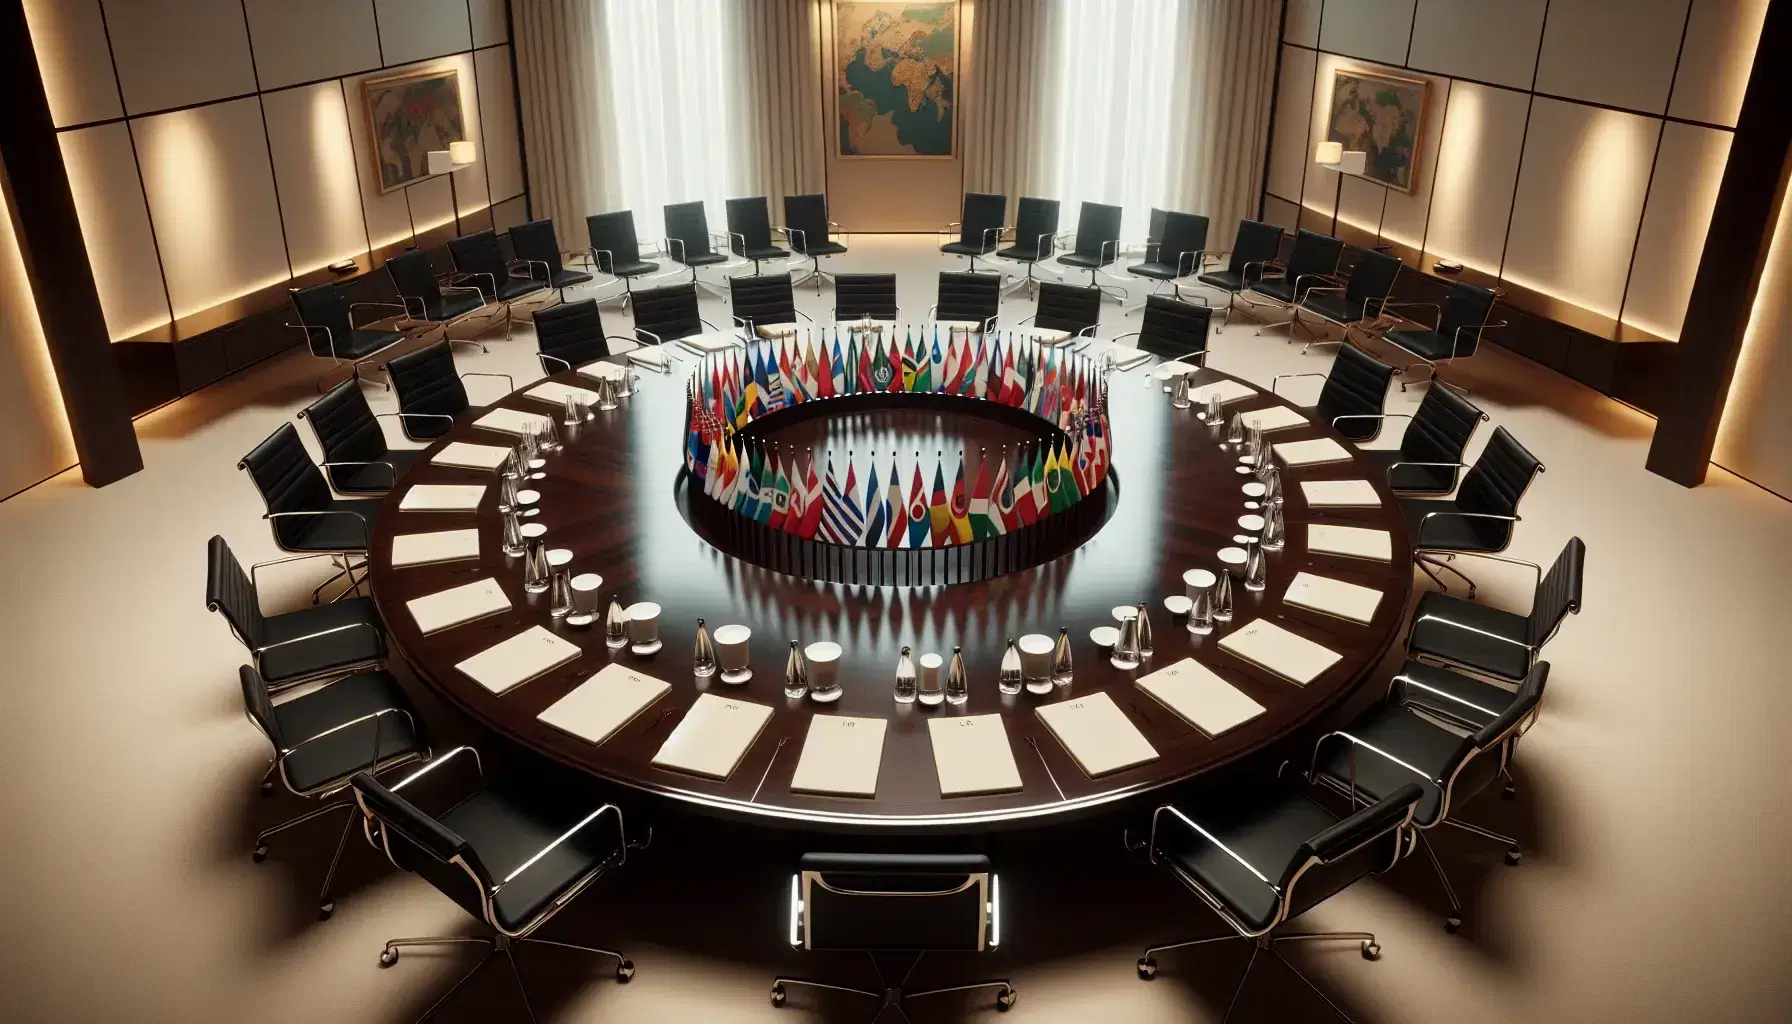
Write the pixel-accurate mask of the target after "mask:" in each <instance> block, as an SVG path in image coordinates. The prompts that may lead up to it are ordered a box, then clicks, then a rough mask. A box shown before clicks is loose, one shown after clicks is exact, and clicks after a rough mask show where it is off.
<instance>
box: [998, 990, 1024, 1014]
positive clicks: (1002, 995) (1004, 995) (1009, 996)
mask: <svg viewBox="0 0 1792 1024" xmlns="http://www.w3.org/2000/svg"><path fill="white" fill-rule="evenodd" d="M1019 998H1020V993H1019V992H1016V991H1014V990H1013V989H1011V988H1005V989H1003V990H1001V991H1000V992H997V993H996V1009H998V1010H1001V1011H1003V1012H1007V1011H1008V1010H1009V1009H1010V1008H1011V1007H1013V1006H1014V1001H1015V1000H1016V999H1019Z"/></svg>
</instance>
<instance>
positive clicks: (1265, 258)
mask: <svg viewBox="0 0 1792 1024" xmlns="http://www.w3.org/2000/svg"><path fill="white" fill-rule="evenodd" d="M1283 234H1284V232H1283V230H1282V229H1281V227H1279V226H1278V225H1275V224H1269V223H1266V222H1264V221H1260V220H1241V221H1239V222H1238V236H1237V237H1236V238H1234V239H1233V241H1232V258H1231V259H1229V260H1228V261H1227V262H1226V269H1227V270H1229V271H1231V272H1232V273H1234V274H1237V275H1238V276H1239V277H1240V278H1241V279H1242V278H1243V277H1244V272H1245V268H1246V267H1249V266H1250V265H1251V264H1254V263H1268V262H1269V261H1270V260H1273V259H1276V258H1277V257H1279V256H1281V254H1282V235H1283Z"/></svg>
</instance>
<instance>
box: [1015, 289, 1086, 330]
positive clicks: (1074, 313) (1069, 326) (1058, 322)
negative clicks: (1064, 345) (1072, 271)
mask: <svg viewBox="0 0 1792 1024" xmlns="http://www.w3.org/2000/svg"><path fill="white" fill-rule="evenodd" d="M1029 322H1030V323H1031V324H1032V326H1033V330H1031V331H1021V332H1020V333H1021V334H1023V335H1029V334H1030V335H1035V336H1037V337H1038V338H1039V339H1040V340H1041V341H1044V342H1046V343H1047V344H1056V343H1057V342H1060V341H1063V340H1065V339H1066V338H1074V337H1077V336H1079V335H1088V336H1090V337H1094V336H1095V328H1096V327H1097V326H1098V325H1099V324H1100V323H1101V289H1100V288H1083V287H1081V286H1078V285H1074V284H1057V283H1055V282H1051V281H1045V282H1041V283H1040V285H1039V301H1038V302H1037V303H1035V304H1034V306H1033V312H1032V314H1031V315H1029V316H1027V317H1026V318H1025V319H1023V320H1021V325H1022V326H1025V325H1026V324H1028V323H1029Z"/></svg>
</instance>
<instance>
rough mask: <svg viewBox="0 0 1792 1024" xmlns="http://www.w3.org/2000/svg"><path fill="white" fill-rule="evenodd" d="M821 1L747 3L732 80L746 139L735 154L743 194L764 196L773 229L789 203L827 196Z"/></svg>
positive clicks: (741, 136) (740, 9) (740, 138)
mask: <svg viewBox="0 0 1792 1024" xmlns="http://www.w3.org/2000/svg"><path fill="white" fill-rule="evenodd" d="M820 7H821V4H820V2H819V0H739V3H738V6H737V7H736V10H735V15H736V17H737V18H738V22H737V24H736V26H735V33H734V37H735V40H736V41H737V43H738V45H737V46H736V47H735V48H734V49H733V51H732V53H733V54H734V56H735V60H734V64H733V67H732V68H731V72H732V77H733V78H734V80H735V81H736V82H737V83H738V88H737V89H736V90H735V95H736V96H737V97H738V98H739V99H738V102H737V104H736V107H735V110H734V116H735V117H736V118H737V123H738V124H739V125H741V127H742V129H743V130H742V131H741V132H739V133H738V134H737V136H736V139H737V143H736V144H737V146H738V147H739V149H740V152H737V153H735V154H734V160H735V166H736V167H737V168H738V169H739V177H738V180H739V181H740V182H741V184H742V185H743V186H744V189H745V191H744V192H743V194H747V195H764V196H765V198H766V204H767V206H768V207H769V208H770V210H771V219H772V223H773V224H782V223H784V197H785V196H787V195H800V194H803V193H808V192H821V191H824V189H825V180H824V173H825V172H824V171H823V167H822V160H823V154H824V150H823V148H822V146H823V144H824V143H825V142H826V135H825V134H824V132H823V129H822V123H821V35H820V32H821V11H820Z"/></svg>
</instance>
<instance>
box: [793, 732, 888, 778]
mask: <svg viewBox="0 0 1792 1024" xmlns="http://www.w3.org/2000/svg"><path fill="white" fill-rule="evenodd" d="M888 728H889V723H888V722H886V721H884V720H883V719H881V718H849V717H847V716H846V715H813V716H811V717H810V719H809V734H808V735H807V736H805V737H804V738H803V753H802V756H801V757H800V758H798V759H797V762H796V774H795V775H794V776H793V777H792V778H791V780H790V788H791V789H793V790H796V791H797V792H800V793H833V794H837V795H840V796H876V795H877V770H878V768H879V767H880V766H881V765H882V764H883V760H884V733H885V732H886V731H887V730H888Z"/></svg>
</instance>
